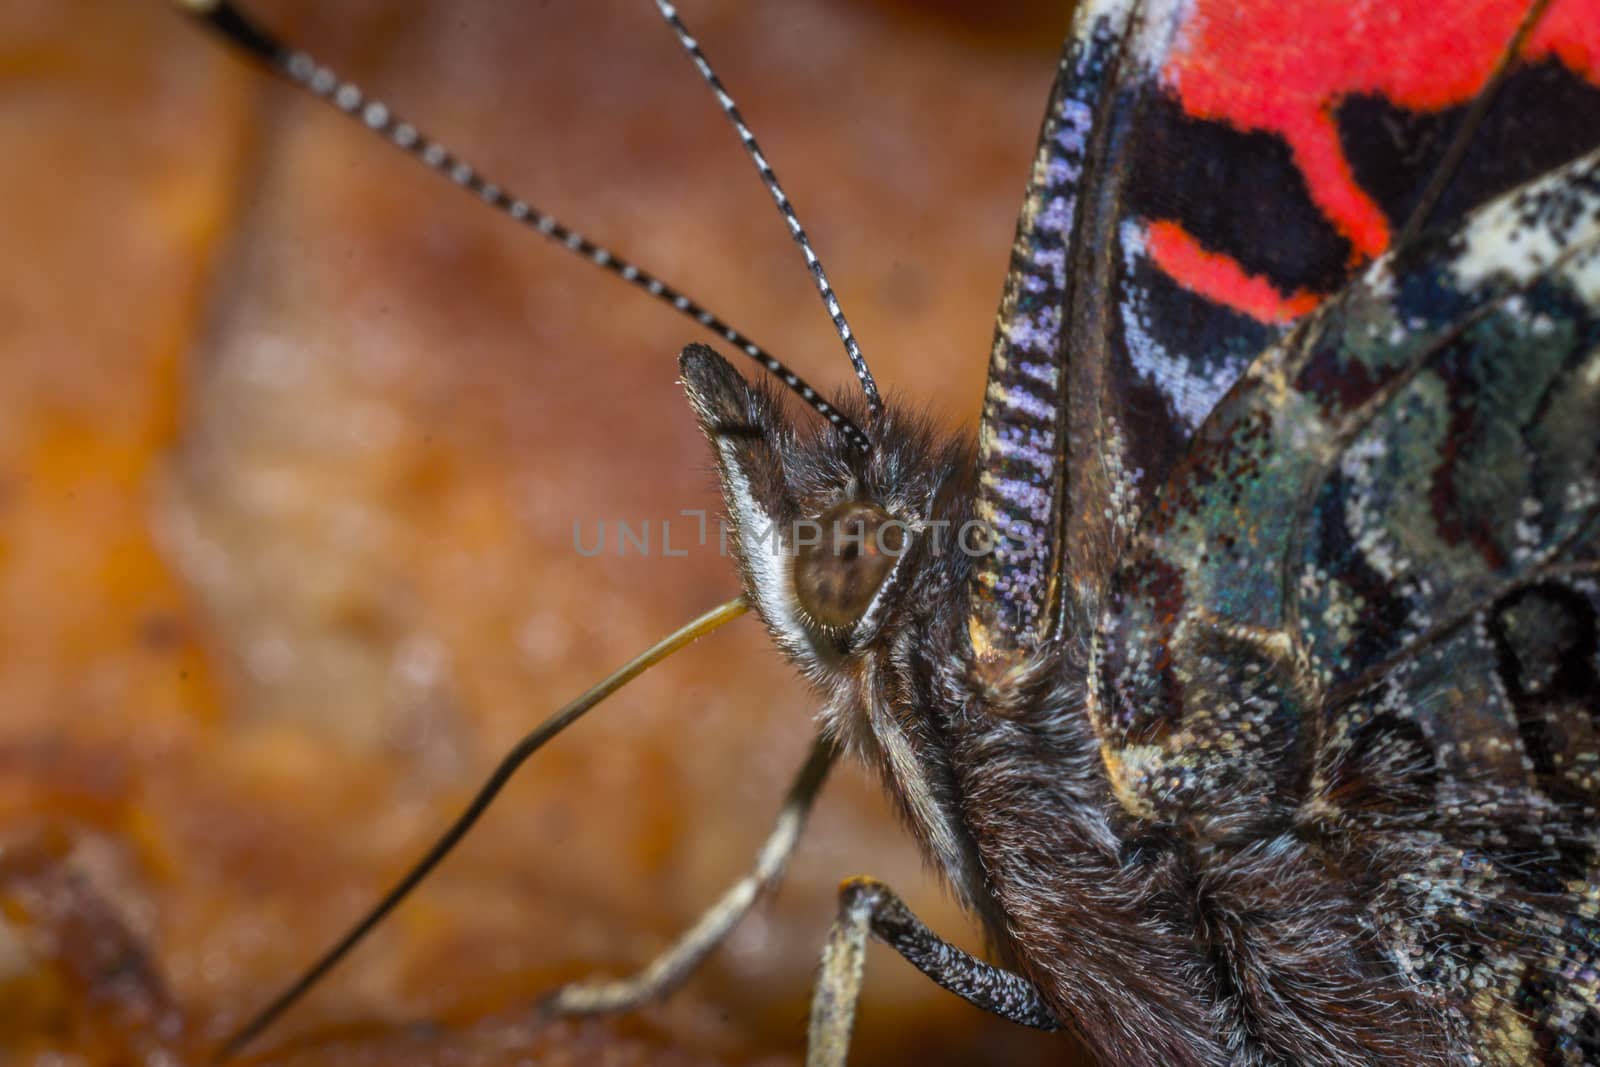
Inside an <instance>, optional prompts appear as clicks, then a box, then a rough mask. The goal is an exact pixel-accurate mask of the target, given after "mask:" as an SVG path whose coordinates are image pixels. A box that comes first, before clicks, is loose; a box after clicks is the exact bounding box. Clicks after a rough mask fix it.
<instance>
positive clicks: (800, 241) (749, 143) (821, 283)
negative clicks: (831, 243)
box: [656, 0, 883, 416]
mask: <svg viewBox="0 0 1600 1067" xmlns="http://www.w3.org/2000/svg"><path fill="white" fill-rule="evenodd" d="M656 7H657V8H658V9H659V10H660V11H661V17H662V18H664V19H666V20H667V25H669V26H671V27H672V30H673V32H674V33H676V34H677V35H678V43H679V44H681V45H683V50H684V51H685V52H688V53H689V58H690V59H692V60H694V65H695V66H696V67H698V68H699V70H700V77H702V78H704V79H705V81H706V84H707V85H709V86H710V87H711V91H712V92H713V93H715V94H716V96H717V103H718V104H720V105H722V113H723V114H724V115H726V116H727V117H728V121H729V122H731V123H733V128H734V129H735V130H736V131H738V134H739V143H740V144H742V145H744V150H745V152H746V153H748V154H749V156H750V161H751V162H752V163H754V164H755V165H756V171H757V172H758V173H759V174H760V175H761V181H762V183H763V184H764V185H766V187H767V192H769V193H771V194H772V199H773V202H774V203H776V204H777V205H778V210H779V211H780V212H782V213H783V220H784V221H785V222H787V223H788V224H789V232H790V233H791V234H793V235H794V242H795V244H797V245H799V246H800V252H801V254H802V255H804V256H805V257H806V266H807V267H809V268H810V270H811V277H812V280H813V281H815V282H816V283H817V292H819V293H821V294H822V302H823V304H824V305H826V307H827V309H828V315H829V316H830V317H831V318H832V319H833V328H834V330H835V331H837V333H838V334H839V340H841V341H843V342H844V350H845V353H846V354H847V355H848V356H849V357H850V365H851V366H853V367H854V368H855V371H856V377H857V378H859V379H861V392H862V393H863V394H864V395H865V396H866V400H867V411H868V413H869V415H871V416H876V415H877V414H878V413H879V412H880V411H882V410H883V399H882V398H881V397H879V396H878V383H877V382H875V381H873V380H872V371H871V370H869V369H868V368H867V359H866V357H865V356H863V355H862V354H861V346H860V345H859V344H857V343H856V335H855V334H854V333H853V332H851V330H850V323H848V322H846V321H845V317H844V312H843V311H841V310H840V309H839V300H838V298H837V297H835V296H834V295H833V286H831V285H829V284H828V276H827V274H825V273H823V270H822V261H821V260H820V259H818V258H817V253H816V251H815V250H814V249H813V248H812V247H811V239H810V238H809V237H807V236H806V231H805V229H804V227H802V226H801V225H800V219H799V217H798V216H796V215H795V213H794V205H793V204H792V203H790V202H789V197H788V195H787V194H786V193H784V191H783V186H781V185H779V184H778V176H777V175H776V174H774V173H773V172H772V165H771V164H770V163H768V162H767V157H766V155H765V154H764V153H763V152H762V151H761V146H760V145H758V144H756V138H755V134H753V133H751V132H750V127H749V126H747V125H745V121H744V116H743V115H741V114H739V107H738V105H737V104H735V103H734V102H733V97H732V96H729V95H728V90H727V88H726V87H724V86H723V84H722V79H721V78H719V77H717V72H716V71H714V70H712V69H711V63H710V62H709V61H708V60H707V59H706V55H705V53H704V52H702V51H701V50H700V42H699V41H697V40H695V37H694V35H693V34H692V33H690V32H689V27H687V26H685V25H684V24H683V19H682V18H681V17H679V15H678V9H677V7H676V6H674V5H673V4H670V3H668V2H667V0H656Z"/></svg>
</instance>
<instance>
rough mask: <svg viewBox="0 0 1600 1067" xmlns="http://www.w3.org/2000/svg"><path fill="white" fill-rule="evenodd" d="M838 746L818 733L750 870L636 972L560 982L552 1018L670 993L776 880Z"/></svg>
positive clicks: (548, 1008) (621, 1008)
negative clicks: (663, 950)
mask: <svg viewBox="0 0 1600 1067" xmlns="http://www.w3.org/2000/svg"><path fill="white" fill-rule="evenodd" d="M838 756H839V749H838V746H836V745H835V744H834V743H833V742H832V741H831V740H829V739H828V738H825V737H818V738H817V740H816V742H815V743H814V744H813V745H812V746H811V754H810V755H809V756H808V757H807V758H806V762H805V765H804V766H803V767H801V768H800V773H799V774H797V775H795V779H794V783H793V784H792V785H790V787H789V795H788V796H787V797H786V798H785V799H784V802H783V808H782V809H781V810H780V811H779V812H778V821H777V824H776V825H775V826H774V827H773V828H772V832H771V833H770V834H769V835H767V840H766V842H765V843H764V844H762V846H761V851H760V853H758V854H757V856H756V863H755V868H754V869H753V870H752V871H751V872H750V873H749V874H747V875H745V876H744V877H743V878H741V879H739V881H737V882H735V883H734V884H733V886H732V887H730V888H729V889H728V891H727V892H726V893H724V894H722V897H721V899H719V900H718V901H717V902H716V903H715V904H713V905H711V907H709V908H707V909H706V911H705V913H704V914H702V915H701V916H700V918H699V919H698V920H697V921H696V922H695V924H694V925H693V926H691V927H690V928H689V929H688V930H687V931H685V932H684V934H683V935H682V936H681V937H679V938H678V940H677V941H676V942H675V943H673V945H672V946H671V947H670V948H668V949H667V950H666V951H665V952H663V953H661V955H659V956H657V957H656V958H655V959H653V960H651V961H650V962H649V963H648V964H646V965H645V966H644V967H643V968H642V969H641V970H639V971H638V972H636V973H634V974H632V975H630V976H628V977H627V978H620V979H616V980H613V981H608V980H597V981H585V982H574V983H572V984H571V985H566V986H562V987H561V988H560V989H558V990H556V991H555V992H554V993H553V994H551V995H550V997H549V999H547V1000H546V1001H545V1002H544V1005H543V1010H544V1011H545V1013H546V1014H548V1015H552V1016H561V1015H600V1014H608V1013H613V1012H625V1011H631V1010H633V1009H634V1008H637V1007H639V1006H640V1005H643V1004H647V1003H650V1002H652V1001H655V1000H659V999H661V998H662V997H664V996H666V995H667V994H668V993H671V992H672V991H673V990H674V989H676V988H677V987H678V986H679V985H681V984H683V981H684V979H686V978H688V977H689V975H690V974H691V973H692V972H693V971H694V969H695V968H696V967H698V966H700V963H701V961H703V960H704V959H705V958H706V956H707V955H709V954H710V953H711V950H712V949H714V948H716V947H717V945H718V944H720V943H721V941H722V939H723V938H724V937H726V936H727V935H728V933H729V931H731V930H732V929H733V928H734V926H735V925H737V924H738V922H739V920H740V919H742V918H744V917H745V915H746V914H747V913H748V912H749V911H750V909H751V908H752V907H754V906H755V903H756V901H757V900H759V899H760V897H761V895H762V893H764V892H766V890H768V889H770V888H771V887H772V886H774V885H776V884H777V881H778V879H779V878H781V877H782V876H783V868H784V865H785V864H786V863H788V861H789V857H790V856H791V855H793V853H794V848H795V845H796V844H797V843H798V842H799V840H800V831H801V830H802V829H803V828H804V826H805V821H806V816H807V815H809V814H810V813H811V805H812V803H813V802H814V801H815V800H816V798H817V794H818V793H819V792H821V790H822V783H823V782H824V781H825V780H826V779H827V777H828V771H829V769H830V768H832V766H833V764H834V761H835V760H836V759H838Z"/></svg>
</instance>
